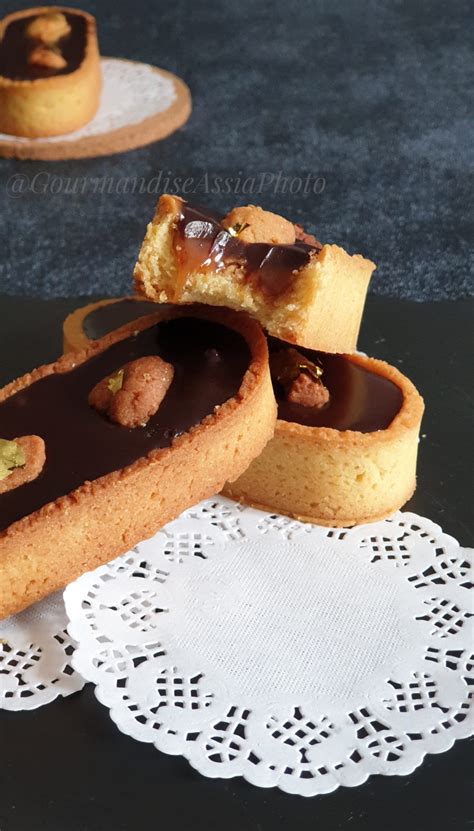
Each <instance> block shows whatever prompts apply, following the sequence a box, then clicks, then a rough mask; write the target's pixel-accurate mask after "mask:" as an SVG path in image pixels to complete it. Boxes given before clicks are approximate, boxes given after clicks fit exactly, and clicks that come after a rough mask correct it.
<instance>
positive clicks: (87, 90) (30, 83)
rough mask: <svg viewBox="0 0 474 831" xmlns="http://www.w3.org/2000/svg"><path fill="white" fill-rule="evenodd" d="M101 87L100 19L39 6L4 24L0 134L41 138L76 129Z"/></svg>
mask: <svg viewBox="0 0 474 831" xmlns="http://www.w3.org/2000/svg"><path fill="white" fill-rule="evenodd" d="M100 87H101V75H100V61H99V49H98V45H97V33H96V24H95V19H94V18H93V17H92V15H90V14H87V13H86V12H82V11H79V10H78V9H70V8H67V7H62V6H40V7H37V8H32V9H25V10H23V11H19V12H14V13H13V14H9V15H7V17H5V18H4V19H3V20H2V21H1V22H0V132H2V133H7V134H10V135H15V136H26V137H30V138H38V137H41V136H57V135H62V134H63V133H69V132H72V131H73V130H77V129H79V128H80V127H82V126H83V125H84V124H86V123H87V122H88V121H90V119H91V118H92V116H93V115H94V114H95V112H96V110H97V107H98V104H99V94H100Z"/></svg>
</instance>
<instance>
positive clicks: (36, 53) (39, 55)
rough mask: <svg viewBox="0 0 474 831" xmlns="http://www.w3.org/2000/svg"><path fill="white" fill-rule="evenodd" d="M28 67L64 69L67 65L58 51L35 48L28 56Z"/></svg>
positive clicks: (42, 47) (44, 47)
mask: <svg viewBox="0 0 474 831" xmlns="http://www.w3.org/2000/svg"><path fill="white" fill-rule="evenodd" d="M28 63H29V64H30V66H44V67H46V68H47V69H64V67H65V66H67V63H66V61H65V59H64V58H63V56H62V55H61V52H60V51H59V49H55V48H51V47H49V46H36V47H35V48H34V49H32V50H31V52H30V53H29V55H28Z"/></svg>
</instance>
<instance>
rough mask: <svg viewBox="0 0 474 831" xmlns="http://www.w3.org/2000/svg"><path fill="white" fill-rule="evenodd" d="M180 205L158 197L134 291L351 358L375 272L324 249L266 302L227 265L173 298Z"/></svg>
mask: <svg viewBox="0 0 474 831" xmlns="http://www.w3.org/2000/svg"><path fill="white" fill-rule="evenodd" d="M181 204H182V200H181V199H179V198H178V197H175V196H168V195H165V196H162V197H161V198H160V200H159V202H158V205H157V209H156V213H155V216H154V218H153V220H152V222H151V223H150V224H149V225H148V228H147V233H146V236H145V239H144V241H143V244H142V247H141V251H140V254H139V258H138V262H137V264H136V266H135V271H134V278H135V288H136V291H137V292H138V293H139V294H141V295H142V296H144V297H148V298H149V299H150V300H154V301H155V302H157V303H184V304H186V303H205V304H209V305H211V306H227V307H228V308H232V309H236V310H244V311H246V312H248V313H249V314H251V315H252V316H253V317H255V318H257V320H258V321H259V322H260V323H261V325H262V326H263V327H264V328H265V329H266V330H267V332H269V333H270V334H271V335H273V336H274V337H277V338H280V339H281V340H285V341H288V342H289V343H294V344H298V345H299V346H306V347H308V348H309V349H319V350H321V351H323V352H352V351H353V350H354V349H355V348H356V345H357V337H358V334H359V329H360V323H361V319H362V313H363V310H364V303H365V296H366V293H367V288H368V284H369V280H370V277H371V275H372V272H373V270H374V268H375V266H374V264H373V263H372V262H370V260H366V259H364V257H362V256H360V255H358V254H356V255H354V256H350V255H349V254H347V253H346V252H345V251H344V250H343V249H342V248H339V247H338V246H337V245H324V246H323V248H322V250H321V251H320V252H319V253H317V252H315V253H314V254H313V255H312V256H311V259H310V262H309V263H308V265H306V266H304V267H303V268H302V269H300V271H299V272H298V273H297V274H296V275H295V277H294V280H293V281H292V285H291V287H290V288H289V289H288V290H287V291H285V292H284V293H283V294H281V295H279V296H277V297H273V298H269V297H267V296H266V295H265V294H264V293H263V292H262V291H260V290H259V289H258V288H255V287H254V286H253V285H252V284H251V282H249V281H248V280H246V278H245V275H244V272H243V268H242V266H241V265H239V264H238V263H230V264H228V265H226V266H224V267H223V268H220V269H219V271H218V272H216V271H191V272H189V273H188V274H187V275H186V279H185V281H184V285H183V286H182V289H181V290H180V291H179V292H178V293H177V292H176V285H177V272H178V259H177V256H176V253H175V251H174V246H173V238H174V230H175V227H176V224H177V222H178V219H179V215H180V209H181Z"/></svg>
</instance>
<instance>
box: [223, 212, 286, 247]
mask: <svg viewBox="0 0 474 831" xmlns="http://www.w3.org/2000/svg"><path fill="white" fill-rule="evenodd" d="M222 225H223V226H224V228H227V230H228V231H229V232H230V233H231V234H233V235H234V236H238V238H239V239H240V240H242V242H266V243H268V244H269V245H293V244H294V242H295V227H294V225H293V223H292V222H288V220H287V219H284V217H282V216H278V214H273V213H271V211H264V210H263V208H259V207H257V206H256V205H244V206H242V207H240V208H233V209H232V210H231V211H230V213H228V214H227V216H225V217H224V219H223V220H222Z"/></svg>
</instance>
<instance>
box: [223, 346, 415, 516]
mask: <svg viewBox="0 0 474 831" xmlns="http://www.w3.org/2000/svg"><path fill="white" fill-rule="evenodd" d="M348 358H349V360H351V361H354V362H356V363H358V364H360V365H361V366H364V367H365V368H367V369H370V371H372V372H376V373H378V374H380V375H383V376H384V377H386V378H388V379H390V380H391V381H393V382H394V383H395V384H397V386H399V387H400V389H401V390H402V393H403V403H402V407H401V409H400V411H399V412H398V414H397V415H396V416H395V418H394V420H393V421H392V423H391V424H390V425H389V427H388V428H387V429H386V430H377V431H375V432H372V433H359V432H355V431H351V430H347V431H339V430H334V429H332V428H326V427H307V426H304V425H301V424H294V423H290V422H286V421H281V420H278V421H277V426H276V430H275V435H274V438H273V439H272V440H271V441H270V442H269V443H268V444H267V446H266V447H265V449H264V450H263V452H262V453H261V455H260V456H259V457H258V458H257V459H255V460H254V461H253V462H252V463H251V465H250V466H249V468H248V469H247V470H246V471H245V473H243V474H242V476H240V477H239V478H238V479H237V480H236V481H235V482H233V483H230V484H229V483H227V484H226V485H225V487H224V491H223V492H224V493H225V494H226V495H227V496H230V497H231V498H233V499H236V500H237V501H240V502H245V503H246V504H249V505H252V506H254V507H258V508H262V509H264V510H267V511H271V512H279V513H282V514H287V515H288V516H291V517H295V518H297V519H302V520H305V521H309V522H314V523H316V524H318V525H328V526H351V525H357V524H360V523H365V522H375V521H376V520H378V519H383V518H384V517H387V516H389V515H390V514H392V513H394V512H395V511H396V510H398V509H399V508H400V507H401V506H402V505H403V504H404V503H405V502H406V501H407V500H408V499H409V498H410V497H411V496H412V494H413V492H414V490H415V485H416V459H417V452H418V435H419V429H420V423H421V418H422V415H423V409H424V405H423V399H422V398H421V396H420V395H419V394H418V392H417V390H416V389H415V387H414V386H413V384H412V383H411V381H409V380H408V378H406V377H405V376H404V375H402V374H401V373H400V372H399V371H398V370H397V369H395V368H394V367H391V366H390V365H389V364H386V363H385V362H383V361H378V360H375V359H373V358H366V357H364V356H359V355H351V356H348Z"/></svg>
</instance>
